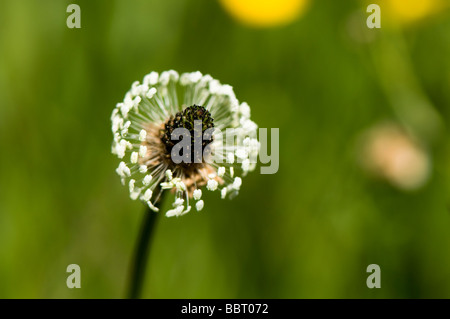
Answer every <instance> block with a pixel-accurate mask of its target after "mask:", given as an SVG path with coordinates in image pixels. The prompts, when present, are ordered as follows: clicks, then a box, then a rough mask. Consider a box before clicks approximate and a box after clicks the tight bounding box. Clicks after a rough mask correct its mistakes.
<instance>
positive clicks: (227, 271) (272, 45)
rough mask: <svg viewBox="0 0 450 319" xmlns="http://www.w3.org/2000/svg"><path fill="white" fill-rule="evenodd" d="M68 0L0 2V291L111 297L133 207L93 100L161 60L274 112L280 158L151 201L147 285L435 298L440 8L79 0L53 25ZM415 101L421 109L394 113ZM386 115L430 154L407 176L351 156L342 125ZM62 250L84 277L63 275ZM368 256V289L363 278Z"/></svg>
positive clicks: (443, 90) (445, 194) (259, 111)
mask: <svg viewBox="0 0 450 319" xmlns="http://www.w3.org/2000/svg"><path fill="white" fill-rule="evenodd" d="M373 2H376V1H375V0H374V1H373ZM70 3H71V2H70V1H53V0H41V1H33V0H26V1H25V0H23V1H12V0H8V1H5V0H2V1H1V2H0V145H1V147H2V150H1V156H0V297H2V298H122V297H124V292H125V286H126V281H127V278H128V270H129V261H130V257H131V254H132V251H133V249H134V242H135V239H136V237H137V235H138V231H139V226H140V222H141V219H142V217H143V214H144V207H143V205H142V204H141V203H139V202H133V201H131V200H130V199H129V196H128V190H127V189H126V187H122V186H121V184H120V181H119V178H118V176H117V175H116V173H115V168H116V167H117V165H118V160H117V158H116V157H115V156H113V155H112V154H111V153H110V151H111V142H112V133H111V128H110V125H111V123H110V114H111V111H112V109H113V108H114V107H115V105H116V103H117V102H120V101H121V100H122V99H123V96H124V94H125V92H126V91H127V90H128V89H129V87H130V85H131V83H132V82H133V81H135V80H141V79H142V77H143V76H144V75H145V74H147V73H148V72H150V71H152V70H155V71H159V72H161V71H164V70H168V69H175V70H177V71H179V72H180V73H181V72H187V71H196V70H199V71H201V72H202V73H203V74H211V75H212V76H213V77H214V78H217V79H219V80H220V81H221V82H222V83H228V84H231V85H232V86H233V87H234V90H235V93H236V96H237V97H238V99H239V100H240V101H246V102H248V103H249V105H250V106H251V107H252V119H253V120H254V121H255V122H256V123H258V125H259V126H260V127H265V128H271V127H275V128H280V168H279V171H278V172H277V173H276V174H274V175H261V174H260V173H259V169H257V170H256V171H255V172H253V173H251V174H249V175H248V176H247V177H246V178H245V179H244V183H243V186H242V189H241V192H240V194H239V196H238V197H236V198H235V199H233V200H231V201H230V200H221V199H220V198H219V196H218V194H216V193H206V192H205V196H204V197H205V202H206V205H205V209H204V210H203V211H202V212H199V213H198V212H195V211H193V212H191V213H189V214H187V215H186V216H184V217H181V218H165V217H162V218H161V219H160V220H159V223H158V225H157V227H156V233H155V237H154V242H153V244H152V249H151V255H150V262H149V265H148V274H147V277H146V283H145V285H144V286H145V288H144V293H143V295H144V297H145V298H450V232H449V228H450V143H449V141H450V140H449V133H448V129H447V127H448V125H449V124H450V123H449V119H450V89H449V88H450V59H449V56H450V15H449V12H448V10H444V11H442V12H439V13H438V14H436V15H433V17H432V18H428V19H424V20H421V21H420V22H417V23H414V24H410V25H407V26H400V27H398V26H396V27H394V26H391V27H390V26H389V24H388V23H387V22H386V23H385V20H382V28H381V29H378V30H369V29H368V28H367V27H366V24H365V23H366V18H367V16H368V14H367V13H366V6H367V3H365V2H364V3H363V2H360V1H334V0H320V1H319V0H317V1H311V3H310V5H309V6H308V8H307V9H306V10H305V11H304V12H303V13H302V15H301V16H300V17H299V18H298V19H296V20H295V21H293V22H292V23H290V24H287V25H284V26H278V27H273V28H252V27H249V26H247V25H245V24H242V23H240V22H239V21H236V20H235V19H233V17H232V16H230V15H229V14H228V13H227V11H225V10H224V8H223V7H222V6H221V4H220V3H219V2H217V1H211V0H170V1H144V0H132V1H124V0H116V1H109V0H108V1H106V0H96V1H76V3H77V4H79V5H80V7H81V26H82V27H81V29H69V28H67V26H66V19H67V16H68V15H69V14H68V13H66V7H67V5H68V4H70ZM382 10H383V7H382ZM382 18H383V11H382ZM397 87H401V88H403V89H404V90H402V94H403V95H405V94H406V96H407V97H410V98H409V103H407V104H406V107H405V108H402V110H403V111H402V112H399V111H398V109H399V108H398V103H402V102H398V100H397V99H396V97H397V96H398V92H397V91H396V88H397ZM418 97H420V98H421V99H423V100H424V101H425V102H423V101H422V102H423V103H417V105H415V103H416V101H417V100H418ZM424 105H425V106H424ZM420 107H425V108H428V111H430V110H431V109H433V110H435V119H437V120H436V121H434V122H433V121H431V122H430V123H428V124H426V125H429V126H428V127H427V126H426V125H425V126H424V125H422V124H419V125H416V123H412V122H411V123H408V121H409V117H408V114H412V115H414V114H416V113H415V112H419V113H420V112H421V111H420V110H419V109H420ZM430 112H432V111H430ZM433 112H434V111H433ZM405 114H406V115H405ZM420 114H422V113H420ZM413 118H414V116H413ZM419 118H420V117H419ZM386 119H387V120H391V121H396V122H399V123H403V124H405V123H406V125H410V126H411V127H413V129H414V128H416V132H417V134H418V135H419V136H420V137H421V138H422V141H423V143H424V144H425V145H426V149H427V152H428V153H427V154H428V156H430V158H431V159H432V171H431V175H430V178H429V179H428V180H427V182H426V183H425V184H424V185H423V186H422V187H420V188H418V189H416V190H412V191H405V190H402V189H399V188H396V187H395V186H392V185H391V184H390V183H388V182H386V181H384V180H380V179H373V178H370V177H369V176H368V175H367V174H365V173H364V171H363V170H362V169H361V167H360V166H359V165H358V161H357V160H356V157H357V156H355V152H357V151H356V148H355V140H357V139H358V136H359V134H360V133H361V132H362V131H364V130H366V129H367V128H369V127H372V126H373V125H375V124H376V123H378V122H379V121H383V120H386ZM419 122H420V121H419ZM421 125H422V126H421ZM424 132H425V133H424ZM430 132H431V133H430ZM421 134H422V135H421ZM72 263H75V264H78V265H80V267H81V289H68V288H67V286H66V278H67V276H68V273H66V267H67V265H69V264H72ZM372 263H375V264H378V265H380V267H381V289H368V288H367V286H366V278H367V276H368V275H369V274H368V273H366V267H367V266H368V265H369V264H372Z"/></svg>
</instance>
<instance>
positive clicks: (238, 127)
mask: <svg viewBox="0 0 450 319" xmlns="http://www.w3.org/2000/svg"><path fill="white" fill-rule="evenodd" d="M111 121H112V132H113V134H114V140H113V145H112V153H113V154H115V155H116V156H117V157H118V158H119V159H120V163H119V166H118V167H117V169H116V172H117V174H118V175H119V176H120V179H121V181H122V184H124V185H127V186H128V189H129V192H130V197H131V199H133V200H137V199H140V200H141V201H143V202H144V203H146V204H147V205H148V206H149V207H150V208H151V209H152V210H154V211H158V210H159V209H158V207H157V205H156V204H157V203H158V201H159V199H160V197H161V195H162V194H163V192H167V191H168V192H171V193H173V194H174V201H173V203H172V207H171V209H169V210H168V211H167V212H166V216H168V217H171V216H180V215H184V214H186V213H188V212H189V211H190V210H191V208H192V206H193V205H194V206H195V208H196V209H197V210H198V211H200V210H201V209H203V207H204V201H203V200H202V194H203V192H205V191H211V192H218V193H219V194H220V197H221V198H226V197H230V198H231V197H233V196H235V195H236V194H237V193H238V192H239V189H240V187H241V185H242V177H243V176H245V175H246V174H247V172H249V171H252V170H253V169H254V168H255V166H256V157H257V154H258V151H259V142H258V140H257V134H256V133H257V132H256V131H257V125H256V124H255V123H254V122H253V121H252V120H251V119H250V107H249V106H248V104H247V103H245V102H243V103H240V102H239V101H238V99H237V98H236V96H235V94H234V92H233V89H232V87H231V86H229V85H226V84H225V85H224V84H221V83H220V82H219V81H218V80H215V79H213V78H212V77H211V76H209V75H202V74H201V73H200V72H192V73H183V74H181V75H179V74H178V73H177V72H176V71H173V70H170V71H164V72H162V73H161V74H158V73H157V72H151V73H149V74H147V75H146V76H145V77H144V78H143V80H142V82H139V81H136V82H134V83H133V84H132V86H131V89H130V90H129V91H128V92H127V93H126V94H125V97H124V100H123V102H120V103H118V104H117V105H116V108H115V109H114V110H113V112H112V115H111Z"/></svg>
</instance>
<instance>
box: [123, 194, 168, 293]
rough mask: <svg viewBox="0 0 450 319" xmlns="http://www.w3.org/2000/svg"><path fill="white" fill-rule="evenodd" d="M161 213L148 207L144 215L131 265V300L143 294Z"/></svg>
mask: <svg viewBox="0 0 450 319" xmlns="http://www.w3.org/2000/svg"><path fill="white" fill-rule="evenodd" d="M161 203H162V198H160V200H159V201H158V203H157V204H156V206H157V207H158V206H160V205H161ZM158 215H159V213H156V212H154V211H153V210H152V209H150V208H149V207H147V209H146V210H145V213H144V218H143V220H142V224H141V230H140V233H139V237H138V240H137V242H136V247H135V250H134V256H133V259H132V264H131V267H132V268H131V272H130V281H129V286H128V292H127V294H128V295H127V297H128V298H129V299H139V298H140V296H141V293H142V285H143V283H144V281H145V272H146V269H147V263H148V255H149V249H150V245H151V240H152V238H153V236H154V235H153V233H154V229H155V224H156V221H157V219H158Z"/></svg>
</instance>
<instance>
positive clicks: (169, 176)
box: [166, 169, 173, 182]
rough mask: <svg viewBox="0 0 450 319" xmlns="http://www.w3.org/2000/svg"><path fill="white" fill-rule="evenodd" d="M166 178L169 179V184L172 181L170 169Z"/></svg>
mask: <svg viewBox="0 0 450 319" xmlns="http://www.w3.org/2000/svg"><path fill="white" fill-rule="evenodd" d="M166 177H167V179H168V180H169V182H170V181H171V180H172V177H173V176H172V171H171V170H170V169H168V170H167V171H166Z"/></svg>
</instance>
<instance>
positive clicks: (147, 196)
mask: <svg viewBox="0 0 450 319" xmlns="http://www.w3.org/2000/svg"><path fill="white" fill-rule="evenodd" d="M152 195H153V192H152V190H151V189H147V190H146V191H145V193H144V196H143V199H144V200H145V201H149V200H150V198H152Z"/></svg>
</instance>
